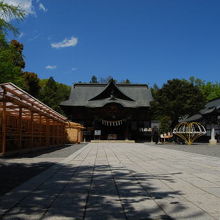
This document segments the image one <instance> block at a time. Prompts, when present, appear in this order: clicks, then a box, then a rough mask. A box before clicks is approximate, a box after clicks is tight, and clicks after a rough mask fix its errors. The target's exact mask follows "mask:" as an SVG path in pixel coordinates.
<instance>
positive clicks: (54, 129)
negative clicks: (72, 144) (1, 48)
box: [0, 83, 67, 154]
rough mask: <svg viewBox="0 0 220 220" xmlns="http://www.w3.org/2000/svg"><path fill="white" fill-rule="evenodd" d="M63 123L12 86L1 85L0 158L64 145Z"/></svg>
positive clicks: (61, 119) (47, 108)
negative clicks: (40, 148) (10, 153)
mask: <svg viewBox="0 0 220 220" xmlns="http://www.w3.org/2000/svg"><path fill="white" fill-rule="evenodd" d="M66 122H67V118H66V117H64V116H63V115H61V114H59V113H58V112H56V111H54V110H53V109H51V108H50V107H48V106H47V105H45V104H44V103H42V102H40V101H39V100H38V99H36V98H34V97H33V96H31V95H30V94H28V93H27V92H25V91H23V90H22V89H20V88H18V87H17V86H15V85H14V84H13V83H3V84H0V154H5V153H8V152H16V151H21V150H25V149H30V148H39V147H44V146H47V147H48V146H53V145H62V144H65V143H67V134H66Z"/></svg>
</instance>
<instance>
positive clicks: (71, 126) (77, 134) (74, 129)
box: [66, 121, 84, 143]
mask: <svg viewBox="0 0 220 220" xmlns="http://www.w3.org/2000/svg"><path fill="white" fill-rule="evenodd" d="M83 129H84V127H83V126H82V125H81V124H78V123H74V122H70V121H68V122H67V123H66V134H67V141H68V143H80V142H82V141H83Z"/></svg>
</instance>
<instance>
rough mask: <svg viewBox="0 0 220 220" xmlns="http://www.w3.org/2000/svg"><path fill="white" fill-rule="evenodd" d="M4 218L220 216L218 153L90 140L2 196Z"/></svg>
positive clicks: (0, 211) (61, 219)
mask: <svg viewBox="0 0 220 220" xmlns="http://www.w3.org/2000/svg"><path fill="white" fill-rule="evenodd" d="M0 216H1V217H0V218H1V219H20V220H31V219H46V220H48V219H50V220H58V219H59V220H66V219H68V220H69V219H76V220H80V219H86V220H99V219H102V220H105V219H107V220H110V219H132V220H133V219H135V220H136V219H141V220H143V219H155V220H158V219H204V220H208V219H220V159H219V158H216V157H210V156H204V155H198V154H193V153H188V152H182V151H175V150H172V149H164V148H159V147H154V146H150V145H145V144H132V143H128V144H123V143H98V144H97V143H91V144H88V145H86V146H85V147H84V148H82V149H80V150H78V151H77V152H75V153H73V154H72V155H70V156H69V157H67V158H65V159H64V160H62V161H60V162H59V163H57V164H56V165H54V166H52V167H51V168H49V169H48V170H46V171H44V172H43V173H41V174H40V175H38V176H35V177H34V178H32V179H31V180H29V181H27V182H26V183H24V184H23V185H21V186H19V187H18V188H16V189H14V190H13V191H11V192H10V193H8V194H6V195H5V196H3V197H0Z"/></svg>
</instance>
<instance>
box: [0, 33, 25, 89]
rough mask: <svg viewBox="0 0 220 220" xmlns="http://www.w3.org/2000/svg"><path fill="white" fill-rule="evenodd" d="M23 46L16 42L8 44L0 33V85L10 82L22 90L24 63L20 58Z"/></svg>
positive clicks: (21, 57)
mask: <svg viewBox="0 0 220 220" xmlns="http://www.w3.org/2000/svg"><path fill="white" fill-rule="evenodd" d="M22 51H23V45H22V44H21V43H19V42H18V41H16V40H13V41H11V42H10V43H8V42H7V41H6V39H5V35H4V34H2V33H0V83H5V82H12V83H14V84H16V85H17V86H19V87H21V88H24V78H23V72H22V69H23V68H24V67H25V62H24V59H23V56H22Z"/></svg>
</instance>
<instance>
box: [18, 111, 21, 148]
mask: <svg viewBox="0 0 220 220" xmlns="http://www.w3.org/2000/svg"><path fill="white" fill-rule="evenodd" d="M18 120H19V127H18V129H19V131H18V132H19V136H18V146H19V148H21V147H22V107H19V116H18Z"/></svg>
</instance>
